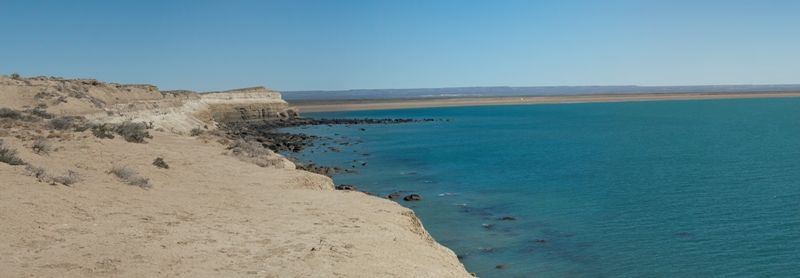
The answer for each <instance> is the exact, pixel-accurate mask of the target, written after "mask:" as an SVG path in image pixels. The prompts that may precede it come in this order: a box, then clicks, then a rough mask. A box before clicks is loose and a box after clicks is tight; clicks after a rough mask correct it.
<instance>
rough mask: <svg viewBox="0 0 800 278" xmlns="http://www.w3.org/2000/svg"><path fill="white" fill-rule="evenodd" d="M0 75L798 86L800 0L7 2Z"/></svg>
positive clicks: (194, 85) (316, 85) (322, 82)
mask: <svg viewBox="0 0 800 278" xmlns="http://www.w3.org/2000/svg"><path fill="white" fill-rule="evenodd" d="M0 26H2V27H3V35H2V39H0V73H4V74H9V73H12V72H18V73H20V74H22V75H55V76H64V77H87V78H96V79H99V80H104V81H114V82H122V83H150V84H155V85H157V86H159V87H161V88H163V89H178V88H182V89H193V90H201V91H202V90H219V89H228V88H236V87H244V86H254V85H264V86H267V87H271V88H275V89H279V90H311V89H329V90H333V89H357V88H418V87H453V86H497V85H509V86H542V85H701V84H777V83H783V84H786V83H800V35H798V33H799V32H800V1H769V0H763V1H755V0H754V1H741V0H727V1H700V0H695V1H679V0H669V1H667V0H664V1H648V0H638V1H588V0H587V1H578V0H556V1H534V0H529V1H500V0H498V1H488V0H486V1H469V0H459V1H436V0H426V1H423V0H409V1H401V0H397V1H388V0H386V1H381V0H374V1H346V0H329V1H302V0H295V1H146V0H145V1H133V0H131V1H88V0H76V1H61V0H59V1H35V0H27V1H8V0H0Z"/></svg>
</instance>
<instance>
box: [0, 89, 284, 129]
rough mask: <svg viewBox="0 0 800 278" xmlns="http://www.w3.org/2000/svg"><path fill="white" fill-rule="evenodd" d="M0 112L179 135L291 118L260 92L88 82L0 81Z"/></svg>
mask: <svg viewBox="0 0 800 278" xmlns="http://www.w3.org/2000/svg"><path fill="white" fill-rule="evenodd" d="M0 106H1V107H6V108H11V109H16V110H32V109H38V110H43V111H46V112H48V113H51V114H54V115H56V116H62V115H71V116H75V115H81V116H84V117H86V118H88V119H90V120H92V121H96V122H111V123H114V122H123V121H138V122H148V123H152V124H153V126H154V127H156V128H163V129H166V130H169V131H174V132H178V133H182V132H188V131H189V130H191V129H192V128H195V127H197V126H202V127H207V128H214V127H215V126H216V125H217V123H220V122H231V121H248V120H261V119H270V118H285V117H292V116H296V115H297V113H296V112H295V110H293V109H291V108H290V107H289V104H288V103H286V101H284V100H283V99H281V95H280V93H278V92H277V91H273V90H269V89H266V88H264V87H252V88H244V89H236V90H229V91H220V92H208V93H197V92H193V91H187V90H179V91H160V90H158V88H157V87H156V86H153V85H126V84H116V83H104V82H99V81H97V80H91V79H62V78H54V77H32V78H8V77H0Z"/></svg>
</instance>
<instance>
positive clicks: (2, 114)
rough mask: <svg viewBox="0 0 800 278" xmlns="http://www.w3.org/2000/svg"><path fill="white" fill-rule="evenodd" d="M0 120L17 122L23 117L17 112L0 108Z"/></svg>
mask: <svg viewBox="0 0 800 278" xmlns="http://www.w3.org/2000/svg"><path fill="white" fill-rule="evenodd" d="M0 118H6V119H12V120H19V119H22V118H23V115H22V113H20V112H19V111H17V110H13V109H10V108H5V107H2V108H0Z"/></svg>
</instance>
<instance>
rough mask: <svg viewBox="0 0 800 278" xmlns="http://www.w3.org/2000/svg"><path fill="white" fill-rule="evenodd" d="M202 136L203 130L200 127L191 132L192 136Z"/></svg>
mask: <svg viewBox="0 0 800 278" xmlns="http://www.w3.org/2000/svg"><path fill="white" fill-rule="evenodd" d="M201 134H203V129H201V128H199V127H195V128H193V129H192V130H191V131H189V135H190V136H199V135H201Z"/></svg>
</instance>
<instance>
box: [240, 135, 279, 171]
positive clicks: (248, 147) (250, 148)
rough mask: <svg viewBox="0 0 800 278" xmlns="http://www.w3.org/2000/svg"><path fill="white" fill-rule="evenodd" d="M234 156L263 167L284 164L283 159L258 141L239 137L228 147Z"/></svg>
mask: <svg viewBox="0 0 800 278" xmlns="http://www.w3.org/2000/svg"><path fill="white" fill-rule="evenodd" d="M228 149H229V150H231V153H232V154H233V156H235V157H237V158H239V159H240V160H243V161H247V162H250V163H254V164H256V165H258V166H261V167H279V166H283V165H284V161H283V159H281V158H280V157H278V156H277V155H276V154H275V153H274V152H273V151H271V150H270V149H267V148H265V147H264V146H262V145H261V144H260V143H258V142H248V141H245V140H243V139H237V140H236V141H234V142H233V144H231V146H230V147H228Z"/></svg>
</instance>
